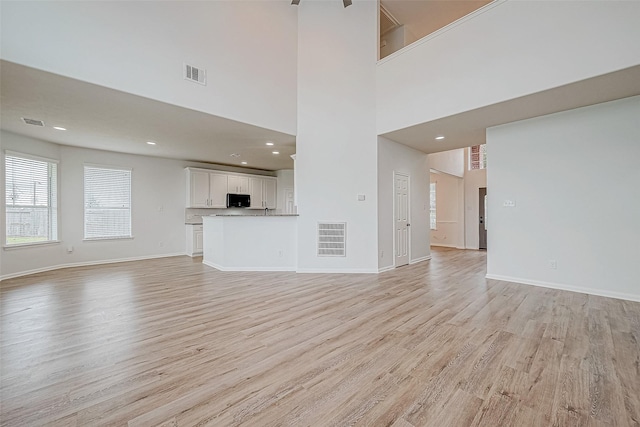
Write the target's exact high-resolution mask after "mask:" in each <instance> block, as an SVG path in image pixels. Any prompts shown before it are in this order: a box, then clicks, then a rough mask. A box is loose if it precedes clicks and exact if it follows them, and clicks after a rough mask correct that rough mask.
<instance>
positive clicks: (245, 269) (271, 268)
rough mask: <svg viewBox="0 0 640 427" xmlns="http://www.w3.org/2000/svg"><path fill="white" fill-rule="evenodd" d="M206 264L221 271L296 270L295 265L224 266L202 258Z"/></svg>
mask: <svg viewBox="0 0 640 427" xmlns="http://www.w3.org/2000/svg"><path fill="white" fill-rule="evenodd" d="M202 263H203V264H204V265H208V266H209V267H213V268H215V269H216V270H220V271H296V268H295V267H288V266H280V267H277V266H276V267H223V266H221V265H218V264H215V263H213V262H210V261H205V260H202Z"/></svg>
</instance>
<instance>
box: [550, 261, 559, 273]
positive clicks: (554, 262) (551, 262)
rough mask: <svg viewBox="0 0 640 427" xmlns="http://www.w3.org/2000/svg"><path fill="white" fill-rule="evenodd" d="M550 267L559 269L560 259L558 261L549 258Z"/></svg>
mask: <svg viewBox="0 0 640 427" xmlns="http://www.w3.org/2000/svg"><path fill="white" fill-rule="evenodd" d="M549 268H550V269H552V270H557V269H558V261H556V260H555V259H550V260H549Z"/></svg>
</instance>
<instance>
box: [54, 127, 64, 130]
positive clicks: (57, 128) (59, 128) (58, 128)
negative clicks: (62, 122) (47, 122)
mask: <svg viewBox="0 0 640 427" xmlns="http://www.w3.org/2000/svg"><path fill="white" fill-rule="evenodd" d="M53 128H54V129H55V130H67V128H61V127H60V126H54V127H53Z"/></svg>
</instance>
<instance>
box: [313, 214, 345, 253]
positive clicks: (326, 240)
mask: <svg viewBox="0 0 640 427" xmlns="http://www.w3.org/2000/svg"><path fill="white" fill-rule="evenodd" d="M346 243H347V223H346V222H319V223H318V256H347V248H346Z"/></svg>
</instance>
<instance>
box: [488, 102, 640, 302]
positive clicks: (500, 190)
mask: <svg viewBox="0 0 640 427" xmlns="http://www.w3.org/2000/svg"><path fill="white" fill-rule="evenodd" d="M639 117H640V96H636V97H632V98H627V99H623V100H619V101H614V102H609V103H604V104H600V105H595V106H591V107H585V108H580V109H576V110H572V111H567V112H563V113H558V114H553V115H549V116H545V117H540V118H536V119H530V120H525V121H522V122H517V123H512V124H508V125H503V126H499V127H495V128H490V129H488V130H487V148H488V155H489V156H490V157H489V162H490V165H489V168H488V171H487V179H488V184H489V190H490V195H489V198H488V200H489V218H488V228H489V233H488V265H487V271H488V274H487V276H488V277H490V278H497V279H505V280H510V281H515V282H522V283H530V284H538V285H541V286H550V287H556V288H561V289H569V290H577V291H581V292H587V293H593V294H597V295H605V296H612V297H619V298H626V299H632V300H640V287H639V286H638V278H639V277H640V263H639V262H638V260H640V244H638V236H640V221H639V218H640V185H639V183H640V168H639V167H638V162H639V161H640V143H639V141H640V121H639V120H638V118H639ZM505 200H513V201H515V202H516V206H515V207H513V208H507V207H503V202H504V201H505ZM550 260H555V261H556V262H557V269H551V268H550Z"/></svg>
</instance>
